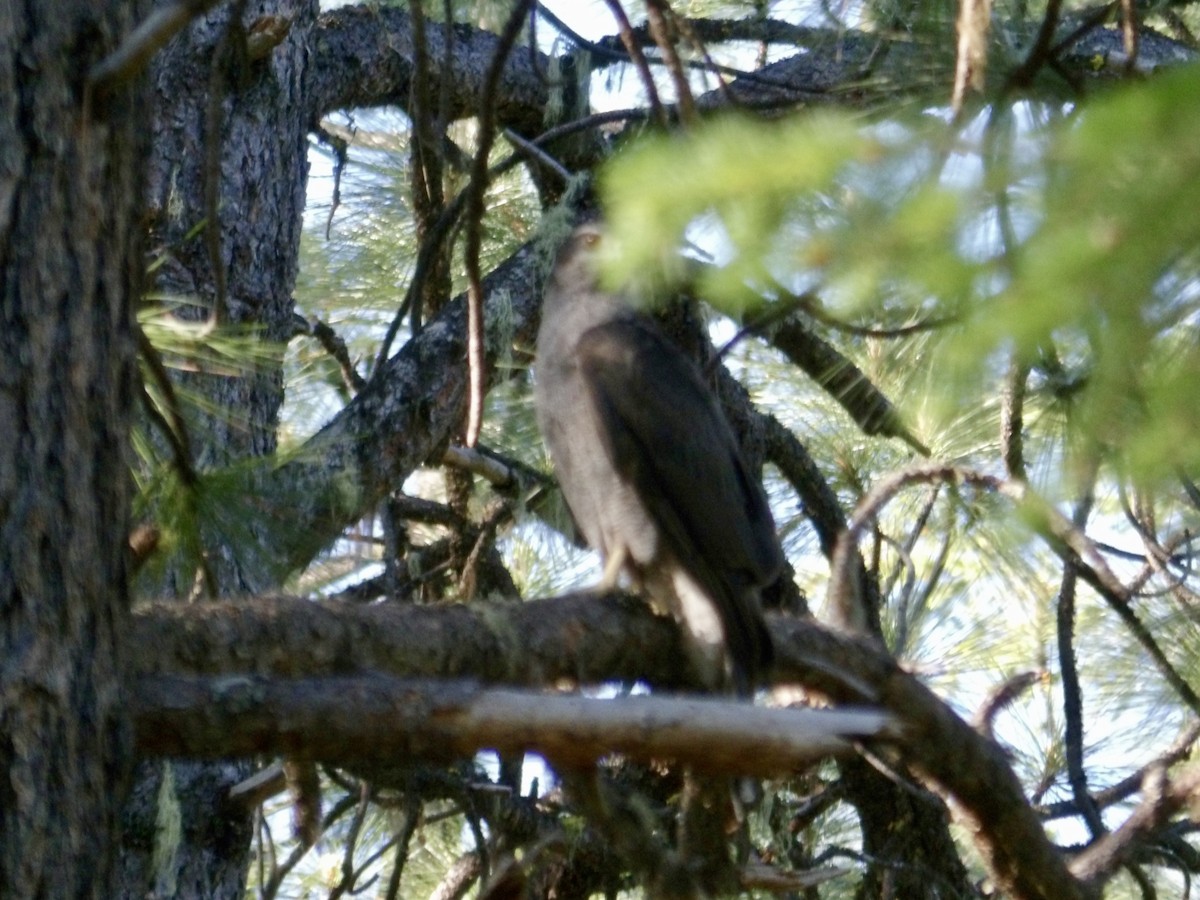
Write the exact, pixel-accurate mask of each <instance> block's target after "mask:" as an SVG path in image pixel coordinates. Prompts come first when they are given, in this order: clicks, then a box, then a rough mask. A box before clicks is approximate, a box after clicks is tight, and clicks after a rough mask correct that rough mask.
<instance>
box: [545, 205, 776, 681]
mask: <svg viewBox="0 0 1200 900" xmlns="http://www.w3.org/2000/svg"><path fill="white" fill-rule="evenodd" d="M601 240H602V231H601V229H600V228H599V226H597V225H595V224H587V225H581V226H579V227H578V228H576V229H575V231H574V232H573V234H572V236H571V238H570V239H569V240H568V241H567V243H566V244H565V245H564V246H563V248H562V249H561V250H560V251H559V254H558V258H557V261H556V263H555V266H554V270H553V272H552V273H551V276H550V280H549V282H548V284H547V287H546V295H545V303H544V306H543V309H542V325H541V330H540V331H539V333H538V355H537V373H536V374H537V382H536V388H535V399H536V402H537V412H538V423H539V425H540V426H541V429H542V434H543V436H544V438H545V440H546V444H547V446H548V448H549V450H550V455H551V458H552V459H553V461H554V465H555V469H556V471H557V473H558V480H559V484H560V485H561V486H562V490H563V494H564V495H565V497H566V500H567V503H568V505H569V506H570V508H571V512H572V514H573V515H574V517H575V520H576V522H577V523H578V525H579V528H580V530H581V531H582V532H583V536H584V537H585V538H586V539H587V541H588V543H589V544H590V545H591V546H592V547H594V548H595V549H596V550H598V551H599V552H600V554H601V556H602V557H603V559H604V561H605V582H606V584H605V586H607V587H611V586H613V583H614V582H615V579H616V576H617V574H618V573H619V572H620V571H624V572H625V573H627V574H628V575H629V576H630V577H631V579H632V580H633V582H634V584H635V586H637V587H639V588H641V589H642V591H643V592H644V593H645V594H646V595H647V597H648V599H649V600H650V601H651V602H652V603H653V604H654V605H655V606H657V607H658V608H659V609H660V610H661V611H663V612H670V613H671V614H672V615H674V616H675V618H676V619H677V620H678V621H679V622H680V624H681V626H682V628H683V632H684V639H685V644H686V645H687V647H688V651H689V653H690V655H691V657H692V661H693V664H694V666H695V667H696V669H697V671H698V673H699V674H700V675H701V677H703V678H704V679H705V680H706V682H707V683H708V684H709V686H710V687H714V688H715V687H728V686H732V687H733V688H735V689H736V690H737V691H738V692H739V693H742V694H745V693H748V692H749V691H751V690H752V689H753V687H754V686H755V684H757V683H758V681H759V680H760V678H761V677H762V675H763V674H764V672H765V670H766V669H767V668H768V667H769V665H770V664H771V643H770V638H769V636H768V634H767V630H766V627H765V625H764V624H763V620H762V612H761V608H760V604H759V589H760V588H762V587H764V586H766V585H767V584H769V583H770V582H771V581H773V580H774V579H775V578H776V576H777V575H778V573H779V571H780V569H781V567H782V565H783V557H782V554H781V552H780V549H779V543H778V540H777V538H776V535H775V526H774V522H773V521H772V518H771V512H770V509H769V507H768V506H767V501H766V497H765V496H764V494H763V490H762V487H761V485H760V484H759V482H758V480H757V479H756V478H754V477H753V476H752V475H751V473H750V472H749V471H748V469H747V467H746V464H745V462H744V461H743V459H742V455H741V453H740V451H739V448H738V445H737V441H736V439H735V438H734V436H733V432H732V431H731V430H730V428H729V425H728V423H727V422H726V421H725V418H724V416H723V414H722V413H721V409H720V407H719V405H718V403H717V400H716V397H715V396H714V395H713V393H712V391H711V390H710V389H709V387H708V386H707V385H706V384H705V381H704V379H703V377H702V375H701V373H700V371H699V369H698V368H697V367H696V365H695V364H694V363H693V362H692V361H691V360H690V359H689V358H688V357H687V356H685V355H684V353H683V352H682V351H681V350H680V349H679V348H678V347H677V346H676V345H675V344H673V343H672V342H671V341H670V340H669V339H668V338H667V337H666V336H665V335H664V334H663V333H662V332H661V331H660V330H659V328H658V327H657V325H656V324H655V323H654V322H653V320H652V319H650V318H649V317H647V316H646V315H644V314H642V313H640V312H637V311H636V310H634V309H633V308H632V307H631V306H630V304H629V302H628V301H627V300H626V298H624V297H622V296H620V295H616V294H612V293H608V292H605V291H604V290H602V289H601V288H600V287H599V286H598V284H597V281H596V274H595V267H594V251H595V250H596V248H597V247H598V246H599V243H600V241H601Z"/></svg>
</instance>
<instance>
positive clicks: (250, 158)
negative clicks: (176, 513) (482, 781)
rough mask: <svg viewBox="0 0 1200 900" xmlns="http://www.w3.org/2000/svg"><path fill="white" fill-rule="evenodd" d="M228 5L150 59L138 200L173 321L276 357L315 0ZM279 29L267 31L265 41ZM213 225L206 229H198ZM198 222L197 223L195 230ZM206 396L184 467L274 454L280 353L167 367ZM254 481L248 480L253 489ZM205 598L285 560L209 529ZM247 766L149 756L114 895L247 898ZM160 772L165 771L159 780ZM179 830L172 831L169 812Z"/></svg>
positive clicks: (178, 588)
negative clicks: (146, 150) (147, 136)
mask: <svg viewBox="0 0 1200 900" xmlns="http://www.w3.org/2000/svg"><path fill="white" fill-rule="evenodd" d="M242 9H243V7H242V6H240V5H238V4H232V5H228V4H226V5H222V6H219V7H218V8H217V9H215V10H213V12H212V13H210V14H209V15H207V16H203V17H201V18H199V19H197V20H196V21H195V22H193V23H192V24H191V25H190V26H189V27H188V28H187V29H186V30H185V31H184V32H183V33H182V34H180V35H179V36H178V37H177V38H176V39H175V40H173V41H172V42H171V43H170V44H169V45H168V46H167V47H166V48H164V50H163V51H161V52H160V53H159V55H158V56H157V57H156V58H155V64H154V76H153V83H154V89H155V107H154V122H153V135H154V137H153V147H152V157H151V160H150V167H149V183H148V186H147V191H146V194H145V201H146V204H147V208H148V210H149V214H148V218H149V225H150V234H151V240H152V242H153V249H154V254H155V257H156V259H158V260H160V261H161V262H162V265H161V266H160V267H159V268H158V270H157V278H156V284H155V288H156V290H157V291H159V292H161V293H164V294H167V295H170V296H171V297H172V298H173V299H175V300H183V301H186V302H188V303H190V304H194V305H193V306H191V307H190V308H188V307H184V309H183V310H182V311H181V313H180V314H181V315H183V316H185V317H188V318H194V319H199V320H208V319H209V318H210V317H215V319H216V322H217V323H218V324H219V325H220V326H222V327H233V328H236V329H246V328H253V329H255V333H256V334H257V335H258V336H259V337H260V338H261V339H262V340H263V341H265V342H270V343H273V344H276V345H277V346H278V347H279V349H280V350H281V351H282V347H283V344H284V343H286V341H287V340H288V338H289V337H290V335H291V333H292V327H293V323H292V313H293V302H292V291H293V289H294V287H295V283H296V272H297V266H298V258H299V249H300V231H301V225H302V216H303V212H304V200H305V176H306V173H307V165H308V163H307V136H308V129H309V125H310V123H311V119H312V116H311V112H310V108H311V107H310V104H309V101H308V99H307V93H306V79H307V77H308V75H307V68H306V65H307V59H308V51H307V50H306V41H307V40H308V38H309V34H310V32H311V29H312V26H313V23H314V22H315V20H316V14H317V4H316V2H315V0H267V2H256V3H247V4H245V5H244V15H243V16H242V18H241V19H240V20H234V19H233V13H236V12H238V11H240V10H242ZM272 34H273V35H274V38H265V39H264V36H265V35H272ZM205 223H206V224H205ZM201 225H204V227H198V226H201ZM172 374H173V375H176V376H177V378H178V381H179V382H182V383H183V384H184V386H185V387H186V390H187V391H188V392H189V393H191V394H193V395H197V396H199V397H202V398H203V401H204V404H207V406H206V407H204V406H203V405H200V404H197V405H192V406H189V407H188V409H187V410H185V413H186V415H187V423H188V429H189V438H190V445H191V448H192V450H193V452H194V458H193V460H192V464H193V465H194V466H195V468H196V469H197V471H199V472H201V473H203V472H205V471H208V470H212V469H214V468H219V467H223V466H228V465H230V464H234V463H237V462H239V461H244V460H246V459H248V458H253V457H262V456H267V455H269V454H271V453H273V452H274V451H275V447H276V428H277V425H278V416H279V408H280V405H281V404H282V401H283V375H282V369H281V364H280V362H279V361H278V360H276V361H275V362H274V363H269V362H263V363H261V364H260V365H258V366H257V367H256V368H255V369H254V370H253V371H249V372H246V373H244V374H242V375H239V376H238V377H231V376H229V375H228V374H204V373H172ZM262 493H263V491H262V490H261V485H258V484H256V483H251V484H248V485H247V486H246V495H247V496H250V495H253V496H260V495H261V494H262ZM201 537H202V540H203V543H204V547H203V549H204V551H205V553H206V556H205V561H204V562H205V570H206V575H207V578H208V584H207V587H208V589H209V591H210V592H212V593H216V592H219V593H220V594H221V595H223V596H237V595H243V594H251V593H256V592H260V591H265V590H270V589H272V588H274V587H277V586H278V582H277V576H278V575H279V568H278V561H277V560H273V559H270V558H266V555H265V554H263V553H261V552H255V547H256V544H257V541H256V540H255V538H256V534H255V533H253V532H251V533H248V534H242V535H236V534H232V533H229V532H222V531H220V530H219V529H217V528H207V529H205V530H203V531H202V535H201ZM195 571H196V561H195V560H194V559H193V560H186V559H181V560H176V561H175V565H170V566H168V575H167V578H166V581H165V583H164V582H163V581H161V580H160V581H158V582H157V583H155V584H147V585H141V586H140V587H142V588H143V592H145V593H148V594H151V595H153V596H156V597H162V596H171V595H174V596H180V597H182V596H186V595H187V594H188V593H189V592H190V591H191V590H193V587H194V584H195V578H194V575H195ZM250 771H251V764H250V763H249V762H248V761H239V762H236V763H228V764H208V763H180V762H166V763H163V764H155V765H145V766H142V767H141V768H139V770H138V779H137V785H136V788H135V790H134V792H133V798H132V801H131V803H130V804H129V806H128V807H127V808H126V810H125V823H126V831H127V834H126V839H125V843H124V845H123V847H122V852H121V868H120V884H119V892H118V895H117V896H120V897H125V898H129V900H134V898H138V900H140V898H142V897H144V896H146V894H147V892H148V891H154V892H157V893H159V894H162V895H165V896H171V897H173V898H189V897H194V898H205V900H209V898H218V900H219V898H230V900H233V898H240V897H241V896H242V894H243V892H244V889H245V877H246V872H247V858H248V853H249V850H250V836H251V815H252V812H253V810H252V809H248V808H243V807H234V806H231V805H230V804H229V803H228V802H226V799H225V798H226V796H227V794H228V791H229V788H230V787H232V786H233V785H234V784H236V783H237V782H239V781H241V780H242V779H244V778H245V777H246V776H247V775H248V774H249V773H250ZM168 776H169V777H168ZM170 814H177V815H178V817H179V822H180V827H179V829H178V830H177V831H175V832H172V833H169V834H168V833H167V832H166V831H165V830H164V829H162V828H161V827H160V823H161V822H162V821H163V817H164V815H170Z"/></svg>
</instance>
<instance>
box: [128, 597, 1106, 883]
mask: <svg viewBox="0 0 1200 900" xmlns="http://www.w3.org/2000/svg"><path fill="white" fill-rule="evenodd" d="M769 621H770V626H771V629H772V636H773V640H774V643H775V646H776V650H777V656H778V664H777V667H776V671H775V673H774V679H775V680H776V681H798V682H800V683H801V684H804V685H805V686H806V687H808V688H810V689H811V690H815V691H818V692H820V693H822V694H824V695H826V696H828V697H829V698H830V699H832V700H834V701H835V702H838V703H849V704H864V703H865V704H870V705H872V706H878V707H880V708H881V709H883V710H884V711H885V712H888V713H890V714H891V715H892V716H894V717H895V719H896V720H897V721H898V722H899V723H901V726H902V731H901V733H900V735H899V736H898V739H897V740H898V747H899V752H900V754H901V756H902V758H903V759H904V761H905V762H906V764H907V765H908V766H909V767H911V768H912V769H913V770H914V771H916V772H917V773H919V774H920V775H921V777H922V778H924V779H926V780H927V782H928V783H929V784H930V785H931V786H932V787H935V788H937V789H938V791H939V792H941V793H943V794H946V795H949V796H952V797H953V798H954V799H955V800H956V801H957V803H956V806H957V809H958V811H959V815H960V816H961V818H963V819H964V820H965V822H966V823H967V825H968V826H969V828H970V830H971V833H972V835H973V836H974V837H975V840H976V843H977V845H978V846H979V848H980V850H981V852H982V853H983V856H984V858H985V859H986V860H988V862H989V865H990V867H991V869H992V872H993V874H994V876H995V878H996V880H997V883H998V884H999V885H1000V886H1001V887H1002V888H1003V889H1004V890H1006V891H1008V892H1009V893H1010V894H1011V895H1012V896H1014V897H1018V898H1034V897H1038V898H1054V900H1070V898H1082V897H1086V896H1088V894H1087V892H1086V891H1085V890H1084V889H1083V888H1082V886H1081V885H1080V883H1079V882H1077V881H1076V880H1075V879H1074V878H1072V877H1071V876H1070V875H1069V874H1068V873H1067V870H1066V866H1065V863H1064V861H1063V859H1062V857H1061V856H1060V855H1059V854H1058V852H1057V851H1056V850H1055V849H1054V848H1053V847H1052V846H1051V844H1050V842H1049V841H1048V840H1047V839H1046V836H1045V834H1044V832H1043V831H1042V827H1041V823H1040V822H1039V820H1038V819H1037V817H1036V816H1035V814H1034V813H1033V811H1032V809H1030V807H1029V804H1028V803H1027V802H1026V800H1025V797H1024V794H1023V791H1022V788H1021V785H1020V782H1019V781H1018V780H1017V778H1016V776H1015V775H1014V774H1013V773H1012V770H1011V769H1010V768H1009V765H1008V762H1007V759H1006V757H1005V754H1004V751H1003V750H1002V749H1001V748H1000V747H998V746H997V745H996V744H994V743H993V742H991V741H989V740H987V739H985V738H984V737H982V736H981V735H979V734H978V733H977V732H976V731H975V730H974V729H973V728H972V727H971V726H970V725H969V724H968V723H966V722H965V721H963V720H962V719H961V718H959V717H958V716H957V715H955V714H954V713H953V712H952V711H951V710H950V709H949V708H948V707H947V706H945V704H943V703H942V702H941V701H940V700H938V699H937V697H936V696H934V695H933V694H932V693H931V692H930V691H929V690H928V689H927V688H926V687H924V686H923V685H922V684H921V683H920V682H918V681H917V680H916V679H915V678H913V677H912V676H911V675H908V674H907V673H905V672H904V671H902V670H901V669H900V668H899V666H897V664H896V663H895V662H894V661H893V660H892V659H891V658H890V657H889V656H888V655H887V654H886V653H885V652H884V651H883V650H881V649H880V648H879V647H878V646H877V645H876V644H874V643H873V642H872V641H869V640H867V639H862V638H856V637H852V636H848V635H837V634H834V633H832V632H830V631H828V630H827V629H825V628H823V627H821V626H820V625H818V624H817V623H815V622H813V621H811V620H807V619H790V618H784V617H770V620H769ZM678 641H679V636H678V632H677V629H676V628H675V627H674V626H673V625H672V624H671V623H670V622H669V621H666V620H664V619H661V618H657V617H655V616H654V615H652V614H651V613H650V612H649V611H648V610H647V609H646V608H645V607H644V606H643V605H642V604H640V603H629V602H626V601H622V600H619V599H617V598H611V597H610V598H603V599H601V598H596V597H594V596H589V595H574V596H571V597H565V598H560V599H557V600H546V601H532V602H528V603H524V604H514V605H512V606H509V607H499V608H497V607H495V606H484V605H482V604H481V605H477V606H476V605H470V606H449V607H438V608H428V607H412V606H402V605H399V604H395V605H388V604H383V605H377V606H373V607H367V608H343V607H334V606H332V605H329V604H320V603H312V602H304V601H299V600H295V599H286V598H275V599H271V600H260V601H255V602H253V603H247V604H239V605H234V604H213V605H203V604H197V605H192V606H187V607H183V606H162V607H159V606H155V607H151V608H149V609H147V610H144V611H142V612H141V613H140V614H138V615H137V616H136V617H135V625H134V633H133V635H132V636H131V640H130V647H131V649H133V652H134V653H135V654H136V659H135V660H134V663H135V666H136V670H137V671H138V672H140V673H143V675H148V674H150V673H158V674H160V675H161V674H167V673H173V674H182V673H188V672H199V673H202V674H211V675H215V674H222V673H224V674H231V673H237V672H242V673H246V672H253V673H258V674H262V675H268V674H270V675H280V676H288V677H307V676H328V675H332V674H347V673H354V672H362V671H365V670H369V671H374V672H381V673H386V674H391V675H397V676H402V677H420V676H429V675H457V676H465V677H475V678H482V679H484V680H488V681H497V682H506V683H516V684H545V683H550V682H552V681H554V680H556V679H561V678H567V679H571V680H577V681H585V682H587V681H590V682H598V681H603V680H611V679H625V680H631V679H634V678H639V677H640V678H644V679H646V680H647V681H650V682H651V683H655V684H658V683H665V684H671V685H680V684H684V683H686V677H687V673H686V672H684V671H682V669H683V666H684V663H683V660H684V659H685V655H684V654H683V653H682V652H681V651H680V648H679V644H678ZM230 683H231V684H234V685H236V684H237V681H236V680H235V681H232V682H230Z"/></svg>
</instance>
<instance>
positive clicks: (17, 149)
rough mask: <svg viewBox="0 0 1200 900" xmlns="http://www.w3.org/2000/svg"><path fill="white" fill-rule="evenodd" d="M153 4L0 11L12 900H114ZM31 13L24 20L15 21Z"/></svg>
mask: <svg viewBox="0 0 1200 900" xmlns="http://www.w3.org/2000/svg"><path fill="white" fill-rule="evenodd" d="M148 5H149V4H147V3H145V2H138V3H119V4H118V3H94V2H88V0H42V2H39V3H31V4H22V5H20V7H18V6H16V5H14V4H4V5H0V292H2V304H3V306H2V316H3V319H2V321H0V768H2V769H3V770H4V776H3V778H0V896H3V897H5V898H23V897H45V898H54V900H57V898H70V897H98V898H107V897H109V896H110V895H111V892H110V890H109V884H110V880H111V876H112V870H113V866H112V862H113V851H114V848H115V846H116V834H117V830H118V811H119V809H120V804H121V798H122V796H123V794H124V792H125V788H126V785H127V781H128V770H129V761H130V756H129V751H130V734H129V728H128V722H127V721H126V719H125V716H124V715H123V711H124V705H123V704H122V702H121V696H120V694H121V691H120V671H121V667H120V660H121V653H120V646H119V645H120V638H121V636H122V635H123V634H124V633H125V631H126V630H127V625H128V623H127V618H128V612H129V609H128V606H129V604H128V589H127V558H126V555H127V550H126V546H127V543H126V538H127V535H128V517H129V498H130V486H129V478H128V471H129V469H128V459H127V439H128V432H129V423H130V416H131V409H132V404H133V397H134V390H133V388H134V378H133V375H134V369H133V362H134V346H135V345H134V340H133V317H132V310H133V304H132V298H133V297H134V296H136V294H137V291H138V286H139V282H140V273H141V270H142V260H141V254H140V246H139V244H140V242H139V240H138V239H137V235H138V229H136V228H135V223H137V222H138V221H139V220H140V212H141V209H140V199H139V198H140V191H139V187H138V180H137V179H138V177H139V176H140V174H141V172H142V171H143V169H142V165H143V155H144V154H143V152H142V151H143V141H142V140H141V138H140V135H142V134H144V133H145V129H144V128H140V127H139V119H140V118H141V116H140V111H141V109H143V108H144V99H143V98H142V96H141V95H142V93H143V92H142V91H141V90H140V80H139V81H137V85H138V86H137V87H130V85H129V84H125V85H120V86H118V87H116V88H115V89H113V90H111V91H108V92H106V93H104V94H94V93H93V91H92V90H91V89H90V88H89V87H87V86H86V84H87V73H88V71H89V69H90V68H91V67H92V66H93V65H95V64H96V63H97V62H98V61H100V60H101V59H102V58H103V57H104V56H105V55H106V54H107V53H109V52H111V51H112V50H113V48H114V47H115V46H116V45H117V43H118V41H119V39H120V38H121V37H122V36H123V35H125V34H126V33H128V31H129V30H130V27H131V25H132V24H133V23H134V22H136V21H137V19H138V18H139V14H140V13H144V12H145V10H146V8H147V7H148ZM18 8H20V9H22V10H23V11H24V14H23V15H20V16H19V15H18V14H17V12H16V10H17V9H18Z"/></svg>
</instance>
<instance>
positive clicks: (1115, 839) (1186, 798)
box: [1071, 766, 1200, 886]
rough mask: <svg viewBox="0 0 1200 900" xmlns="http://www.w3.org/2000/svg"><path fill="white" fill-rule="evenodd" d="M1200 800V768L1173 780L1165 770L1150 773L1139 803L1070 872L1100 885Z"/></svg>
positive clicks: (1196, 767)
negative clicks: (1184, 810) (1185, 809)
mask: <svg viewBox="0 0 1200 900" xmlns="http://www.w3.org/2000/svg"><path fill="white" fill-rule="evenodd" d="M1197 798H1200V766H1192V767H1191V768H1189V769H1188V770H1187V771H1186V772H1184V773H1183V774H1182V775H1180V776H1179V777H1178V778H1175V779H1174V780H1171V779H1168V778H1167V773H1166V770H1165V768H1154V769H1151V770H1149V771H1148V772H1147V773H1146V775H1145V778H1144V779H1143V782H1142V802H1141V803H1140V804H1139V805H1138V807H1137V809H1135V810H1134V811H1133V813H1132V814H1131V815H1130V816H1129V818H1128V819H1126V820H1125V822H1124V823H1123V824H1122V825H1121V827H1120V828H1118V829H1116V830H1115V831H1113V832H1111V833H1109V834H1107V835H1105V836H1104V837H1102V838H1101V839H1100V840H1098V841H1096V842H1095V843H1094V844H1092V845H1091V846H1090V847H1088V849H1087V850H1085V851H1084V852H1083V853H1081V854H1079V856H1077V857H1075V859H1074V860H1073V861H1072V862H1071V872H1072V874H1074V875H1075V877H1076V878H1078V879H1080V880H1081V881H1083V882H1084V883H1087V884H1094V885H1097V886H1098V885H1099V884H1102V883H1103V881H1104V880H1105V879H1107V878H1108V877H1109V876H1110V875H1112V873H1113V872H1115V871H1116V870H1117V869H1118V868H1119V867H1120V866H1122V865H1125V864H1126V863H1128V862H1129V861H1130V859H1131V858H1132V857H1133V854H1134V853H1135V852H1136V851H1137V850H1139V849H1140V848H1142V847H1143V846H1145V845H1146V844H1147V843H1148V842H1150V841H1152V840H1154V838H1155V837H1156V836H1157V835H1158V834H1159V832H1161V831H1162V829H1163V828H1164V827H1165V826H1166V824H1167V823H1168V821H1169V819H1170V817H1171V816H1173V815H1174V814H1175V813H1177V812H1179V811H1180V810H1181V809H1184V808H1185V807H1187V806H1190V805H1192V804H1194V803H1195V802H1196V800H1197Z"/></svg>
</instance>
